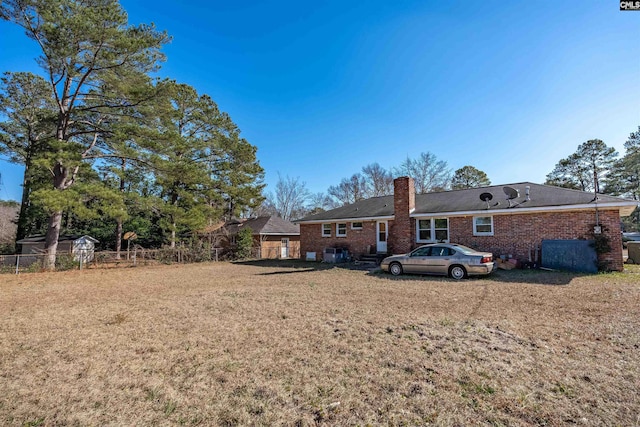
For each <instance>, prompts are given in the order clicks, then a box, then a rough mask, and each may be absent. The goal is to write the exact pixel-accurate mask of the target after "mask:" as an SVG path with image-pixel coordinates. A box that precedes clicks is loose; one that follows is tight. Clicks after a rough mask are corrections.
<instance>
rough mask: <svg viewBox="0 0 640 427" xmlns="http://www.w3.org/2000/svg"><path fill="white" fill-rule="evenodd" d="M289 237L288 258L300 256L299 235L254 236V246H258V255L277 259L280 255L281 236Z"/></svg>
mask: <svg viewBox="0 0 640 427" xmlns="http://www.w3.org/2000/svg"><path fill="white" fill-rule="evenodd" d="M283 237H287V238H288V239H289V258H300V236H263V237H262V238H261V239H258V238H257V237H255V236H254V246H255V247H259V248H260V257H261V258H263V259H264V258H269V259H278V258H280V257H281V255H282V250H281V247H282V238H283Z"/></svg>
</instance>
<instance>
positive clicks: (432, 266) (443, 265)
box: [425, 246, 453, 274]
mask: <svg viewBox="0 0 640 427" xmlns="http://www.w3.org/2000/svg"><path fill="white" fill-rule="evenodd" d="M452 253H453V251H452V250H451V249H450V248H448V247H446V246H432V247H431V252H430V253H429V256H428V257H427V260H426V263H425V264H426V265H425V268H426V270H427V271H426V272H427V273H431V274H448V272H449V271H448V270H449V264H450V263H451V256H452Z"/></svg>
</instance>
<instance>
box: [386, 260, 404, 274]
mask: <svg viewBox="0 0 640 427" xmlns="http://www.w3.org/2000/svg"><path fill="white" fill-rule="evenodd" d="M389 271H390V272H391V274H393V275H394V276H399V275H401V274H402V266H401V265H400V264H399V263H397V262H394V263H393V264H391V265H390V266H389Z"/></svg>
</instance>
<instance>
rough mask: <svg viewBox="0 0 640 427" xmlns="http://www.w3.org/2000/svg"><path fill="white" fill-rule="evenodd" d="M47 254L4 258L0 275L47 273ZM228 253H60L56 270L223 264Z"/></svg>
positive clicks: (213, 250) (173, 250)
mask: <svg viewBox="0 0 640 427" xmlns="http://www.w3.org/2000/svg"><path fill="white" fill-rule="evenodd" d="M45 256H46V255H45V254H16V255H0V273H5V274H7V273H13V274H19V273H35V272H38V271H42V270H43V266H44V258H45ZM224 256H227V253H226V251H225V250H223V249H222V248H211V249H197V250H194V249H191V248H162V249H142V248H133V249H132V250H130V251H121V252H115V251H114V252H110V251H101V252H97V251H96V252H94V251H82V250H80V251H76V253H58V255H57V256H56V270H58V271H63V270H82V269H86V268H119V267H136V266H140V265H141V266H144V265H153V264H174V263H180V264H188V263H195V262H208V261H219V260H221V259H222V258H223V257H224Z"/></svg>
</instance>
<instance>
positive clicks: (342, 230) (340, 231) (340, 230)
mask: <svg viewBox="0 0 640 427" xmlns="http://www.w3.org/2000/svg"><path fill="white" fill-rule="evenodd" d="M336 237H347V223H346V222H343V223H338V224H336Z"/></svg>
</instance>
